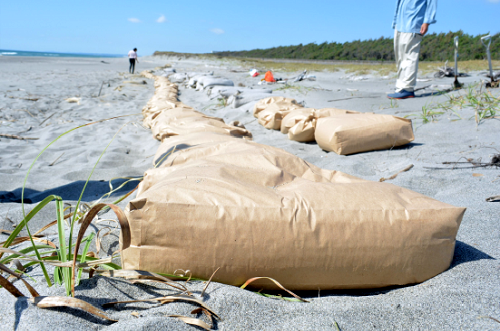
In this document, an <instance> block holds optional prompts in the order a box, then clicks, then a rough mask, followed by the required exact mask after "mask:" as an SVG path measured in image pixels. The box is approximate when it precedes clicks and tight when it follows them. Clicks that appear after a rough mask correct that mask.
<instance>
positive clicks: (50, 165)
mask: <svg viewBox="0 0 500 331" xmlns="http://www.w3.org/2000/svg"><path fill="white" fill-rule="evenodd" d="M63 155H64V152H63V153H62V154H61V155H59V156H58V157H57V159H55V160H54V162H52V163H51V164H49V167H52V166H53V165H54V164H55V163H56V162H57V160H59V159H60V158H61V156H63Z"/></svg>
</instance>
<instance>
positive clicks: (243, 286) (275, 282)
mask: <svg viewBox="0 0 500 331" xmlns="http://www.w3.org/2000/svg"><path fill="white" fill-rule="evenodd" d="M258 279H269V280H270V281H272V282H273V283H274V284H276V285H277V286H278V287H279V288H280V289H282V290H284V291H286V292H287V293H288V294H290V295H291V296H293V297H294V298H296V299H299V300H300V301H302V302H309V301H307V300H304V299H302V298H301V297H299V296H298V295H297V294H295V293H293V292H292V291H289V290H287V289H286V288H285V287H284V286H283V285H281V284H280V283H279V282H278V281H277V280H274V279H272V278H269V277H254V278H250V279H249V280H247V281H246V282H245V284H243V285H241V287H240V288H242V289H244V288H245V287H247V286H248V284H250V283H252V282H254V281H256V280H258Z"/></svg>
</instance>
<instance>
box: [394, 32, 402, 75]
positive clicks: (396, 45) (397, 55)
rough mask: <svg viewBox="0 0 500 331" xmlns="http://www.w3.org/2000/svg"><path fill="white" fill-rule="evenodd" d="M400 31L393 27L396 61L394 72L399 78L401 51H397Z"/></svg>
mask: <svg viewBox="0 0 500 331" xmlns="http://www.w3.org/2000/svg"><path fill="white" fill-rule="evenodd" d="M400 34H401V32H399V31H398V30H396V29H394V60H395V62H396V72H397V73H398V78H399V68H400V67H401V53H400V51H399V36H400Z"/></svg>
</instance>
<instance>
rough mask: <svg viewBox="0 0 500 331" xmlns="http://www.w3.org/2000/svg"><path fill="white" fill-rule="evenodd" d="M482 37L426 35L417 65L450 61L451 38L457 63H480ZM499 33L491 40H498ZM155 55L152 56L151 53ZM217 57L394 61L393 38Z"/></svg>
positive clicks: (498, 47) (496, 47)
mask: <svg viewBox="0 0 500 331" xmlns="http://www.w3.org/2000/svg"><path fill="white" fill-rule="evenodd" d="M483 35H484V34H481V35H477V36H473V35H469V34H467V33H464V32H463V31H462V30H459V31H457V32H451V31H450V32H448V33H431V34H427V35H426V36H425V38H424V40H423V42H422V46H421V50H420V61H440V62H444V61H446V60H451V59H453V56H454V47H453V46H452V45H453V40H454V38H455V36H458V37H459V38H460V39H459V40H460V59H461V60H462V61H469V60H483V59H485V58H486V50H485V48H484V46H483V45H482V44H481V41H480V39H481V37H482V36H483ZM498 37H500V33H497V34H495V35H493V36H492V38H493V40H498ZM155 54H156V53H155ZM215 55H217V56H226V57H245V58H267V59H306V60H338V61H379V62H387V61H394V42H393V38H385V37H380V38H378V39H368V40H363V41H361V40H354V41H350V42H345V43H337V42H331V43H328V42H323V43H321V44H316V43H309V44H306V45H303V44H299V45H291V46H278V47H272V48H267V49H253V50H249V51H226V52H217V53H215ZM491 55H492V57H493V58H498V57H499V55H500V42H495V43H492V45H491Z"/></svg>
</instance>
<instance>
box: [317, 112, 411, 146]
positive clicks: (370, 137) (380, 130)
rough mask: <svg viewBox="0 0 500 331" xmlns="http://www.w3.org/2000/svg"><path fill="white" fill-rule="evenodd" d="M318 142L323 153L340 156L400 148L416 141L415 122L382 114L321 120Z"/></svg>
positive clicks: (318, 128)
mask: <svg viewBox="0 0 500 331" xmlns="http://www.w3.org/2000/svg"><path fill="white" fill-rule="evenodd" d="M315 138H316V142H317V143H318V145H319V146H320V147H321V148H322V149H324V150H326V151H330V152H332V151H333V152H335V153H337V154H340V155H348V154H354V153H360V152H366V151H373V150H380V149H387V148H392V147H397V146H401V145H405V144H407V143H409V142H411V141H413V140H414V139H415V138H414V136H413V128H412V124H411V120H408V119H405V118H401V117H396V116H391V115H380V114H348V115H340V116H334V117H325V118H320V119H318V121H317V123H316V132H315Z"/></svg>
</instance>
